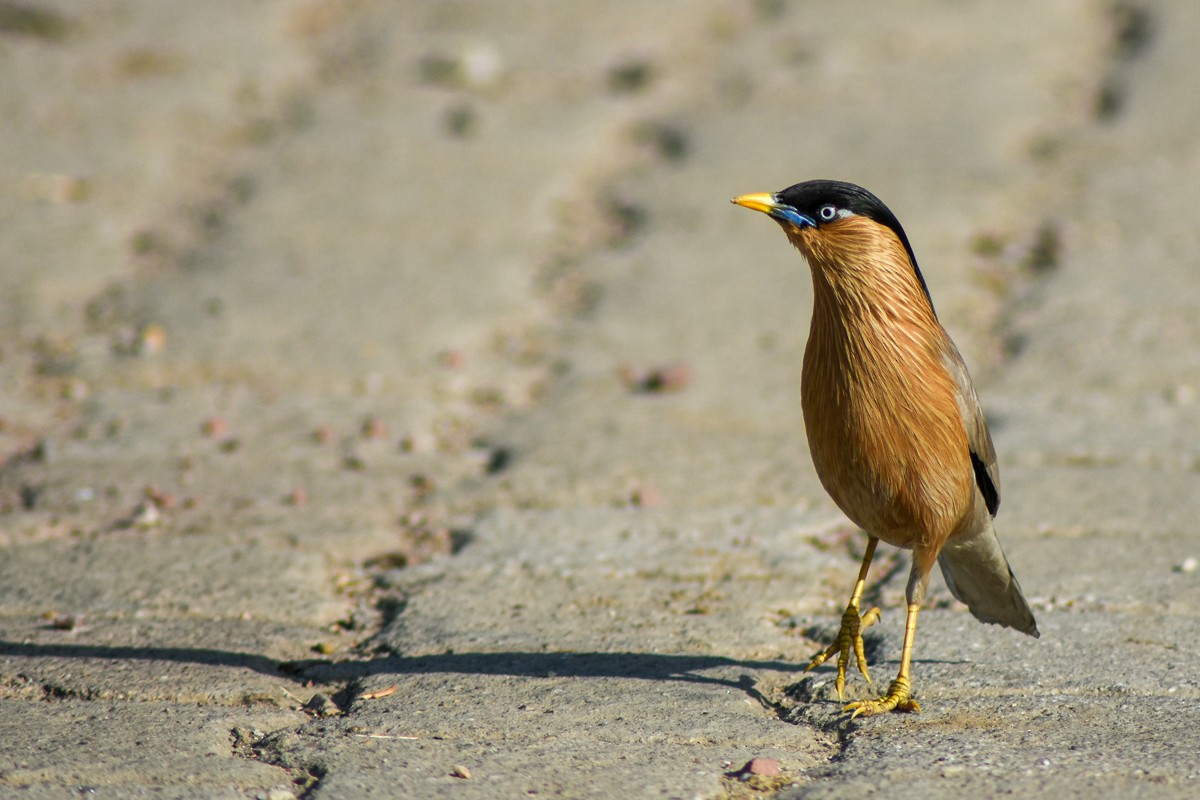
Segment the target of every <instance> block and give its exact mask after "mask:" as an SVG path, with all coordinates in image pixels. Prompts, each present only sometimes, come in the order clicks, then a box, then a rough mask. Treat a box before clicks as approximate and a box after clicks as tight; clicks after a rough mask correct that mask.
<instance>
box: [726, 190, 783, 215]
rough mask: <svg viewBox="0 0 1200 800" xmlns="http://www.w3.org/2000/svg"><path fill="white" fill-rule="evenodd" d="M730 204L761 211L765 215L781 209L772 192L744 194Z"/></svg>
mask: <svg viewBox="0 0 1200 800" xmlns="http://www.w3.org/2000/svg"><path fill="white" fill-rule="evenodd" d="M729 202H731V203H735V204H737V205H739V206H745V207H746V208H749V209H753V210H754V211H761V212H763V213H764V214H770V213H771V212H772V211H774V210H775V209H777V208H779V203H776V202H775V197H774V195H772V194H771V193H770V192H759V193H757V194H743V195H740V196H738V197H735V198H733V199H732V200H730V201H729Z"/></svg>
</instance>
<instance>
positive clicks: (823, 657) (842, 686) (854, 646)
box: [804, 602, 879, 713]
mask: <svg viewBox="0 0 1200 800" xmlns="http://www.w3.org/2000/svg"><path fill="white" fill-rule="evenodd" d="M878 621H879V609H878V608H872V609H871V610H870V611H868V612H867V613H866V614H863V615H861V616H860V615H859V613H858V603H856V602H851V603H850V605H848V606H846V613H844V614H842V627H841V629H840V630H839V631H838V635H837V639H835V640H834V642H833V644H831V645H829V647H827V648H826V649H825V651H824V652H822V653H817V654H816V655H815V656H814V657H813V660H812V661H811V662H810V663H809V665H808V667H807V668H806V669H805V670H804V671H805V672H808V671H809V670H813V669H816V668H817V667H819V666H821V665H822V664H824V663H825V662H826V661H827V660H828V659H829V658H830V657H831V656H833V655H834V654H837V657H838V660H837V683H835V684H834V686H835V688H836V689H837V696H838V700H845V699H846V695H845V691H846V667H847V666H848V665H849V664H850V653H851V651H853V653H854V658H855V661H856V662H857V663H858V671H859V672H861V673H862V675H863V677H864V678H866V679H867V683H868V684H870V683H871V675H870V673H868V672H867V656H866V653H865V652H864V649H863V638H862V632H863V631H865V630H866V629H867V628H869V627H871V626H872V625H874V624H875V623H876V622H878ZM872 713H874V712H872Z"/></svg>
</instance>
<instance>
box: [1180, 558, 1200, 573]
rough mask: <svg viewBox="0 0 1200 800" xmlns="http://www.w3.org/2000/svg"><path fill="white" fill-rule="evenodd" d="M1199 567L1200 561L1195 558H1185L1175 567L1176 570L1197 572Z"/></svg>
mask: <svg viewBox="0 0 1200 800" xmlns="http://www.w3.org/2000/svg"><path fill="white" fill-rule="evenodd" d="M1197 567H1200V561H1197V560H1196V559H1195V558H1185V559H1184V560H1183V562H1182V563H1181V564H1179V565H1178V566H1176V567H1175V571H1176V572H1183V573H1189V572H1195V571H1196V568H1197Z"/></svg>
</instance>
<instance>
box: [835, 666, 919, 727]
mask: <svg viewBox="0 0 1200 800" xmlns="http://www.w3.org/2000/svg"><path fill="white" fill-rule="evenodd" d="M911 693H912V686H911V685H909V682H908V676H906V675H897V676H896V680H894V681H892V685H891V686H889V687H888V691H887V694H885V695H884V696H883V697H880V698H879V699H878V700H859V701H857V702H854V703H850V704H848V705H847V706H846V707H845V708H844V709H842V710H843V711H852V712H853V713H852V714H851V715H850V719H854V718H855V717H858V716H863V717H870V716H873V715H875V714H885V713H887V712H888V711H910V712H912V713H913V714H919V713H921V706H920V705H919V704H918V703H917V701H916V700H913V699H912V697H911V696H910V695H911Z"/></svg>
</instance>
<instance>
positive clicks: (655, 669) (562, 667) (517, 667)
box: [0, 636, 919, 718]
mask: <svg viewBox="0 0 1200 800" xmlns="http://www.w3.org/2000/svg"><path fill="white" fill-rule="evenodd" d="M883 638H884V637H882V636H880V637H878V641H875V642H874V645H873V646H872V647H871V648H870V652H871V653H872V655H877V654H878V652H879V650H881V649H882V644H883ZM872 639H875V637H872ZM0 657H18V658H73V659H81V660H82V659H87V660H103V661H161V662H173V663H179V664H203V665H207V666H217V667H228V668H231V669H248V670H252V671H254V672H258V673H260V674H263V675H267V676H270V677H274V678H280V679H284V680H288V681H290V682H293V683H295V684H298V685H304V684H308V683H309V682H310V681H311V682H312V683H315V684H322V685H337V684H351V683H356V682H359V681H362V680H364V679H366V678H369V677H371V676H374V675H396V676H400V675H437V674H460V675H505V676H514V677H525V678H627V679H630V680H643V681H683V682H686V683H695V684H707V685H711V686H721V687H726V688H728V689H735V690H737V691H740V692H743V693H745V694H746V695H747V696H748V697H749V698H751V699H753V700H754V701H756V702H757V703H759V704H760V705H762V706H763V708H765V709H769V710H771V711H773V712H775V713H777V714H780V716H781V718H786V715H784V714H783V709H782V708H781V707H780V704H779V702H778V700H773V699H771V698H769V697H767V696H766V695H765V694H764V693H763V691H762V690H761V689H760V685H761V681H760V679H759V678H757V677H756V676H755V675H754V674H753V673H754V672H759V671H773V672H783V673H791V674H793V675H795V677H796V678H797V679H798V681H807V680H808V678H801V672H800V671H801V670H802V669H803V668H804V666H805V665H798V664H795V663H792V662H788V661H778V660H765V661H758V660H744V659H735V658H727V657H724V656H706V655H680V654H660V653H635V652H587V653H580V652H570V653H562V652H558V653H553V652H552V653H544V652H538V653H534V652H479V653H475V652H468V653H459V652H446V653H439V654H431V655H421V656H404V655H394V654H387V653H384V654H380V655H376V656H373V657H368V658H362V659H346V660H339V661H335V660H332V659H322V658H313V659H304V660H299V661H278V660H275V659H272V658H268V657H267V656H263V655H258V654H254V653H242V652H235V651H229V650H218V649H209V648H190V647H130V646H121V645H86V644H66V643H59V644H51V643H40V644H33V643H26V642H11V641H3V640H0ZM872 662H873V664H882V663H886V662H883V661H880V660H876V659H872ZM918 663H919V662H918ZM833 669H834V668H833V667H832V665H827V666H824V667H821V668H819V669H818V670H816V671H815V673H810V677H811V676H814V675H815V676H821V675H822V674H823V673H828V672H832V671H833ZM711 671H720V672H723V673H724V675H706V674H703V673H705V672H711ZM730 671H733V672H735V673H737V674H736V675H735V676H733V677H726V676H728V675H729V672H730ZM783 688H784V691H785V692H786V693H787V694H789V695H792V696H794V697H796V696H800V695H802V694H804V693H803V692H800V694H799V695H798V694H797V693H796V692H794V691H792V688H793V687H783ZM808 701H809V702H821V701H820V699H818V698H816V697H809V698H808Z"/></svg>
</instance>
